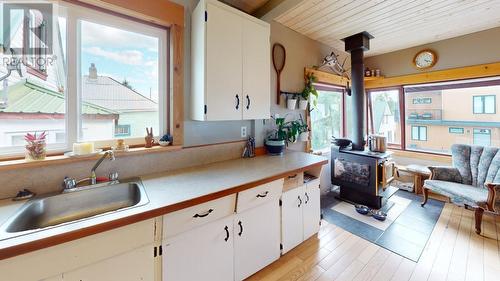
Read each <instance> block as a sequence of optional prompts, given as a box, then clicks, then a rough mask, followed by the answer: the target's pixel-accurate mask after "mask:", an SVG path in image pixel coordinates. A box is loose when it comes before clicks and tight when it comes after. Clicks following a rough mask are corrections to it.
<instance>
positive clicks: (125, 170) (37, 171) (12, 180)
mask: <svg viewBox="0 0 500 281" xmlns="http://www.w3.org/2000/svg"><path fill="white" fill-rule="evenodd" d="M243 146H244V142H233V143H224V144H214V145H207V146H201V147H191V148H185V149H183V150H179V151H169V152H159V153H148V154H142V155H137V154H135V155H130V156H126V155H124V156H118V157H117V158H116V160H115V161H109V160H105V161H104V162H103V163H102V165H101V166H100V167H99V169H98V170H97V175H98V176H107V175H108V174H109V173H110V172H118V173H119V177H120V178H130V177H136V176H141V175H146V174H151V173H157V172H163V171H172V170H176V169H181V168H186V167H190V166H198V165H204V164H209V163H214V162H219V161H224V160H230V159H236V158H239V157H241V153H242V150H243ZM95 162H96V160H91V161H83V162H75V163H70V164H61V165H50V166H47V167H40V168H23V169H16V170H8V171H0V199H5V198H9V197H14V196H15V195H16V194H17V192H18V191H19V190H22V189H23V188H28V189H29V190H31V191H33V192H35V193H37V194H44V193H49V192H57V191H60V190H61V183H62V181H63V179H64V177H65V176H68V177H72V178H75V179H81V178H85V177H89V176H90V169H91V168H92V166H93V165H94V163H95Z"/></svg>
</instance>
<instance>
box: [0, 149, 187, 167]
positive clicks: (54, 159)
mask: <svg viewBox="0 0 500 281" xmlns="http://www.w3.org/2000/svg"><path fill="white" fill-rule="evenodd" d="M181 149H182V146H178V145H173V146H165V147H163V146H153V147H152V148H145V147H137V148H131V149H129V151H126V152H125V151H124V152H116V156H117V157H120V156H130V155H141V154H148V153H161V152H167V151H179V150H181ZM99 157H100V155H89V156H79V157H69V156H65V155H53V156H47V157H46V158H45V159H44V160H40V161H27V160H25V159H17V160H5V161H2V160H0V171H6V170H15V169H21V168H37V167H47V166H52V165H60V164H68V163H74V162H82V161H88V160H97V159H99Z"/></svg>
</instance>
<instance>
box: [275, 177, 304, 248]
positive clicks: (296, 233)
mask: <svg viewBox="0 0 500 281" xmlns="http://www.w3.org/2000/svg"><path fill="white" fill-rule="evenodd" d="M304 194H305V186H299V187H297V188H294V189H291V190H288V191H287V192H285V193H283V195H282V197H281V203H282V206H281V228H282V231H281V244H282V245H283V253H286V252H288V251H290V250H291V249H293V248H294V247H295V246H297V245H299V244H300V243H302V241H303V238H304V236H303V235H304V234H303V221H302V207H303V205H304V200H305V199H304Z"/></svg>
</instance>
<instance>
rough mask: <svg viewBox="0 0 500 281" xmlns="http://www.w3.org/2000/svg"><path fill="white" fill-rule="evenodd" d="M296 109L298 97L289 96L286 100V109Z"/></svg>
mask: <svg viewBox="0 0 500 281" xmlns="http://www.w3.org/2000/svg"><path fill="white" fill-rule="evenodd" d="M296 107H297V96H296V95H291V96H288V98H287V100H286V108H287V109H289V110H295V108H296Z"/></svg>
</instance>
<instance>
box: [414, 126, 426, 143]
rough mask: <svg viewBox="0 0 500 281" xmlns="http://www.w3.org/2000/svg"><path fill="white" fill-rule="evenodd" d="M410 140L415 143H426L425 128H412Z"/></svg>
mask: <svg viewBox="0 0 500 281" xmlns="http://www.w3.org/2000/svg"><path fill="white" fill-rule="evenodd" d="M411 139H412V140H417V141H427V127H425V126H412V127H411Z"/></svg>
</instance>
